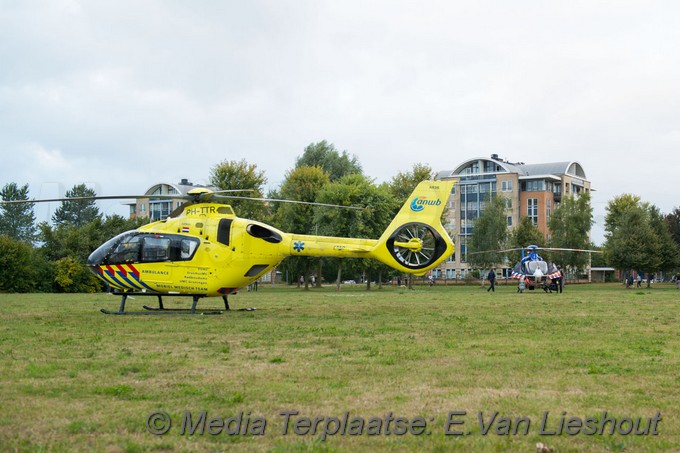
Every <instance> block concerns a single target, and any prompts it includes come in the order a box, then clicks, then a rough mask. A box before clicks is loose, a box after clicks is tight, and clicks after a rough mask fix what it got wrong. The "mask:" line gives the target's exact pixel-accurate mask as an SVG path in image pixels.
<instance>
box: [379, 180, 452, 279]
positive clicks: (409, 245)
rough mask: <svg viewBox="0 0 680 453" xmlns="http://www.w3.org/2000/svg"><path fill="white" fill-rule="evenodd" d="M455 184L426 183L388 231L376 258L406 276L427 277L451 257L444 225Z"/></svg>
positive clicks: (419, 187) (449, 243)
mask: <svg viewBox="0 0 680 453" xmlns="http://www.w3.org/2000/svg"><path fill="white" fill-rule="evenodd" d="M453 184H454V182H453V181H423V182H421V183H420V184H418V186H417V187H416V189H415V190H414V191H413V193H412V194H411V196H410V197H409V198H408V199H407V201H406V203H404V205H403V206H402V208H401V210H400V211H399V213H398V214H397V216H396V217H395V218H394V220H392V223H390V226H389V227H387V229H386V230H385V232H384V233H383V235H382V237H381V238H380V239H379V240H378V245H376V247H375V248H374V249H373V255H374V257H375V258H377V259H378V260H380V261H382V262H383V263H385V264H387V265H388V266H391V267H393V268H395V269H398V270H401V271H403V272H408V273H411V274H415V275H424V274H425V273H426V272H427V271H429V270H430V269H432V268H434V267H436V266H437V265H439V264H440V263H441V262H442V261H444V259H446V258H447V257H449V256H450V255H451V254H452V253H453V251H454V246H453V242H452V241H451V238H450V237H449V235H448V233H447V232H446V230H445V229H444V227H443V226H442V223H441V217H442V213H443V212H444V208H445V207H446V202H447V200H448V198H449V195H450V194H451V190H452V188H453Z"/></svg>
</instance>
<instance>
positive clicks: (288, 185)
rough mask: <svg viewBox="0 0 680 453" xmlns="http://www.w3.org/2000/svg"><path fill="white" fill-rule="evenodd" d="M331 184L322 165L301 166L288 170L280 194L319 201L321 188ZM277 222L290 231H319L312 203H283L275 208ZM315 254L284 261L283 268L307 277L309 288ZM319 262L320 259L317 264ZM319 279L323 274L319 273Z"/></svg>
mask: <svg viewBox="0 0 680 453" xmlns="http://www.w3.org/2000/svg"><path fill="white" fill-rule="evenodd" d="M328 183H329V178H328V173H326V172H325V171H324V170H323V169H322V168H321V167H308V166H305V165H303V166H300V167H297V168H295V169H293V170H289V171H288V172H287V173H286V178H285V180H284V181H283V184H281V187H280V189H279V192H278V194H277V195H278V197H280V198H282V199H285V200H293V201H304V202H315V201H316V198H317V195H318V193H319V191H320V190H321V189H322V188H323V187H324V186H326V185H327V184H328ZM273 223H275V224H276V226H278V227H279V228H281V229H282V230H284V231H286V232H290V233H299V234H317V233H318V224H317V223H315V219H314V207H313V206H311V205H304V204H295V203H281V204H280V205H279V206H278V208H277V209H276V211H275V214H274V217H273ZM315 259H316V258H312V257H291V258H288V259H287V260H285V261H284V262H283V264H282V270H283V271H287V272H288V273H289V274H291V275H293V276H295V281H296V282H297V281H298V279H297V276H298V275H302V276H304V282H305V289H308V288H309V269H310V264H311V262H312V260H315ZM318 262H319V261H318V260H317V263H318ZM318 277H319V279H320V278H321V274H320V273H319V275H318Z"/></svg>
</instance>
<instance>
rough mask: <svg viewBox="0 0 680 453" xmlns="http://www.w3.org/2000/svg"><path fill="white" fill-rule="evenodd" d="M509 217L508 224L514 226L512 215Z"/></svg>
mask: <svg viewBox="0 0 680 453" xmlns="http://www.w3.org/2000/svg"><path fill="white" fill-rule="evenodd" d="M507 218H508V226H509V227H511V226H512V216H511V215H509V216H508V217H507Z"/></svg>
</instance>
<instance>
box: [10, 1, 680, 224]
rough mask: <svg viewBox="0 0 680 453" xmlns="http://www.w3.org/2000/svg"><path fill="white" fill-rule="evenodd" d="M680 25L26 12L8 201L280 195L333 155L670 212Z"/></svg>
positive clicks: (320, 6) (106, 8)
mask: <svg viewBox="0 0 680 453" xmlns="http://www.w3.org/2000/svg"><path fill="white" fill-rule="evenodd" d="M678 13H680V5H676V4H674V3H672V2H662V1H653V2H651V3H650V2H642V1H636V0H630V1H625V2H608V1H605V2H592V1H575V2H569V3H559V2H557V3H556V2H541V1H526V2H522V3H521V4H518V3H513V2H501V1H491V0H487V1H481V2H460V1H447V2H425V3H423V2H414V1H376V2H369V3H366V2H358V1H353V0H350V1H343V2H332V1H311V0H310V1H280V2H268V1H253V2H245V3H239V2H201V3H199V4H189V3H184V2H159V1H148V2H133V1H120V2H113V3H98V2H97V3H93V2H78V1H59V0H58V1H54V2H44V3H39V4H35V3H24V2H16V3H13V4H10V5H6V6H3V8H2V11H0V61H2V62H3V71H1V72H0V124H2V125H3V127H2V129H1V130H0V152H1V153H2V156H3V162H8V163H9V165H3V166H2V168H0V182H6V181H10V180H14V179H15V178H19V177H21V178H24V179H25V180H26V181H27V182H29V183H30V184H31V186H32V187H33V186H34V185H36V186H37V185H40V184H42V183H43V182H44V181H49V180H53V179H49V178H52V177H53V176H57V177H58V178H59V179H60V180H61V181H62V185H64V186H65V187H70V186H72V185H73V184H75V183H77V182H82V181H88V180H89V181H96V182H97V184H99V186H100V187H101V190H102V191H105V192H106V193H107V194H110V193H116V192H129V191H144V190H145V189H146V188H148V187H149V186H150V185H152V184H154V183H156V182H159V181H174V180H179V179H180V178H183V177H187V178H189V179H193V180H205V179H207V177H208V175H209V171H210V168H211V167H212V166H213V165H215V164H217V163H218V162H220V161H222V160H225V159H236V160H238V159H241V158H245V159H247V160H249V161H250V162H253V163H256V164H257V165H258V166H259V167H260V168H261V169H264V170H265V171H266V173H267V176H268V178H269V180H270V182H272V183H274V184H275V183H277V182H280V181H281V180H282V179H283V175H284V173H285V171H286V170H287V169H288V168H290V167H291V166H292V165H293V164H294V161H295V158H296V157H297V156H298V155H300V154H301V153H302V151H303V149H304V147H305V146H306V145H308V144H310V143H312V142H316V141H319V140H324V139H325V140H328V141H330V142H332V143H334V144H335V145H336V147H337V148H339V149H341V150H348V151H349V152H350V153H353V154H356V155H357V156H358V157H359V159H360V161H361V163H362V164H363V167H364V169H365V171H366V172H367V173H368V174H369V175H370V176H373V177H375V178H377V179H378V180H379V181H382V180H387V179H389V178H390V177H391V176H392V175H394V174H396V173H397V172H398V171H402V170H404V169H406V168H408V167H409V166H411V165H412V164H413V163H416V162H426V163H429V164H430V165H431V166H432V167H433V168H434V169H435V170H445V169H451V168H454V167H455V166H456V165H457V164H459V163H460V162H462V161H464V160H466V159H468V158H470V157H472V156H478V155H482V156H485V155H490V154H492V153H497V154H499V155H500V156H502V157H506V158H508V159H510V160H513V161H524V162H535V163H539V162H549V161H554V160H577V161H579V162H581V163H582V164H583V166H584V168H585V170H586V172H587V174H588V176H589V178H590V179H591V181H592V183H593V186H594V187H595V188H596V189H597V192H595V194H594V198H593V201H594V203H595V204H594V206H595V207H596V211H597V210H598V209H600V208H598V206H599V207H603V206H605V205H606V202H607V200H609V199H611V198H612V197H613V196H614V195H616V194H618V193H622V192H634V193H638V194H639V195H640V196H641V197H642V198H643V199H646V200H648V201H652V202H654V203H657V204H658V205H659V207H661V209H662V210H664V211H669V210H670V209H672V207H673V206H675V204H676V201H675V199H674V198H673V194H671V193H670V192H669V190H668V188H667V186H664V183H663V181H667V180H671V178H673V177H674V170H673V169H674V167H673V165H669V164H671V163H674V162H675V159H676V158H675V156H676V155H677V151H678V146H679V145H680V143H679V141H678V135H679V134H680V129H679V127H678V126H677V125H678V124H680V118H679V116H680V113H679V111H678V110H677V109H676V108H675V106H676V105H678V104H679V103H680V85H678V84H677V82H676V81H677V80H678V78H679V77H680V62H679V61H678V59H677V58H676V55H675V54H676V49H677V47H678V45H679V44H680V31H678V30H679V29H678V27H677V26H676V20H675V18H677V17H678ZM34 144H38V145H34ZM31 146H38V147H39V148H38V149H42V150H43V152H44V153H46V154H44V155H42V156H38V155H35V154H31V152H29V151H28V150H30V149H31ZM48 150H49V151H48ZM27 153H28V154H27ZM25 156H29V157H25ZM41 159H44V162H52V161H53V162H54V166H53V167H51V168H59V171H58V172H52V173H51V174H49V173H48V176H46V173H45V169H44V168H47V167H49V165H43V164H42V163H41V162H42V161H43V160H41ZM50 159H52V161H50ZM17 182H21V181H17ZM600 210H601V211H602V212H603V208H601V209H600Z"/></svg>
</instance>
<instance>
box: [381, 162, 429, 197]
mask: <svg viewBox="0 0 680 453" xmlns="http://www.w3.org/2000/svg"><path fill="white" fill-rule="evenodd" d="M432 178H434V171H433V170H432V168H431V167H430V166H429V165H427V164H421V163H417V164H415V165H414V166H413V169H412V170H411V171H407V172H399V173H397V175H396V176H394V177H393V178H392V179H391V180H390V182H389V189H390V192H392V195H394V197H395V198H396V199H397V200H398V201H399V202H401V203H403V202H405V201H406V199H407V198H408V197H409V195H411V193H412V192H413V189H415V188H416V186H417V185H418V184H419V183H420V182H421V181H427V180H430V179H432Z"/></svg>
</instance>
